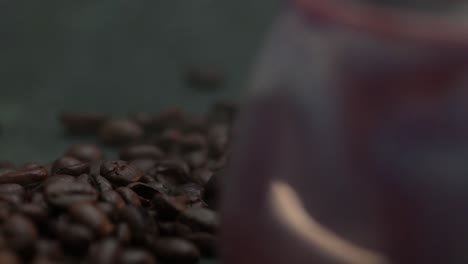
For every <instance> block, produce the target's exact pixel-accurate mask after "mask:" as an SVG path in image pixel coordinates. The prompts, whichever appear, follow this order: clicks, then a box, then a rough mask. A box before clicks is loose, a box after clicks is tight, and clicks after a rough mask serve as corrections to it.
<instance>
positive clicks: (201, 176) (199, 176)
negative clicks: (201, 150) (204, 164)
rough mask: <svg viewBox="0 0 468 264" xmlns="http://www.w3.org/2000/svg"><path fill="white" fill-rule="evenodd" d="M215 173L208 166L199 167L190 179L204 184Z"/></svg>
mask: <svg viewBox="0 0 468 264" xmlns="http://www.w3.org/2000/svg"><path fill="white" fill-rule="evenodd" d="M213 175H214V173H213V171H211V170H209V169H206V168H199V169H196V170H194V171H193V172H192V173H191V175H190V180H191V181H193V182H196V183H198V184H200V185H202V186H204V185H205V184H206V183H207V182H208V181H209V180H210V179H211V177H213Z"/></svg>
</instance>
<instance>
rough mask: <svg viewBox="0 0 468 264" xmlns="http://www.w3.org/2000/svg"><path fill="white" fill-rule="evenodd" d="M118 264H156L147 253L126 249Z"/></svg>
mask: <svg viewBox="0 0 468 264" xmlns="http://www.w3.org/2000/svg"><path fill="white" fill-rule="evenodd" d="M119 263H120V264H156V259H155V258H154V256H153V255H152V254H150V253H149V252H148V251H145V250H141V249H127V250H125V251H124V252H123V254H122V256H121V257H120V261H119Z"/></svg>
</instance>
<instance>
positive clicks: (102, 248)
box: [87, 238, 121, 264]
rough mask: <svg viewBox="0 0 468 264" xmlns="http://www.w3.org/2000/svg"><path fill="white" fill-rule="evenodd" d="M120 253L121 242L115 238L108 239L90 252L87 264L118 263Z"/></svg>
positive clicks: (94, 246) (96, 245)
mask: <svg viewBox="0 0 468 264" xmlns="http://www.w3.org/2000/svg"><path fill="white" fill-rule="evenodd" d="M120 252H121V249H120V245H119V242H118V241H117V240H115V239H113V238H107V239H104V240H102V241H100V242H99V243H97V244H95V245H93V247H92V248H91V249H90V251H89V253H90V254H89V257H88V261H87V263H90V264H114V263H117V262H118V260H119V257H120V256H119V253H120Z"/></svg>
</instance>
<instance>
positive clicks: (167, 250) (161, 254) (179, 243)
mask: <svg viewBox="0 0 468 264" xmlns="http://www.w3.org/2000/svg"><path fill="white" fill-rule="evenodd" d="M155 252H156V256H157V257H158V259H161V260H164V261H167V262H170V263H184V264H185V263H186V264H189V263H197V262H198V260H199V259H200V252H199V251H198V249H197V248H196V246H195V245H194V244H193V243H192V242H190V241H188V240H185V239H180V238H170V237H166V238H160V239H159V240H158V241H157V242H156V247H155Z"/></svg>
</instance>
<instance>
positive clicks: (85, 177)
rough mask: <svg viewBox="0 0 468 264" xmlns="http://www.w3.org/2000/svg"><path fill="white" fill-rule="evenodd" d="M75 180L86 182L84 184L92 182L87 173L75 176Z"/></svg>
mask: <svg viewBox="0 0 468 264" xmlns="http://www.w3.org/2000/svg"><path fill="white" fill-rule="evenodd" d="M76 181H77V182H81V183H86V184H92V183H93V181H92V179H91V177H90V176H89V174H81V175H80V176H78V177H76Z"/></svg>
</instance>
